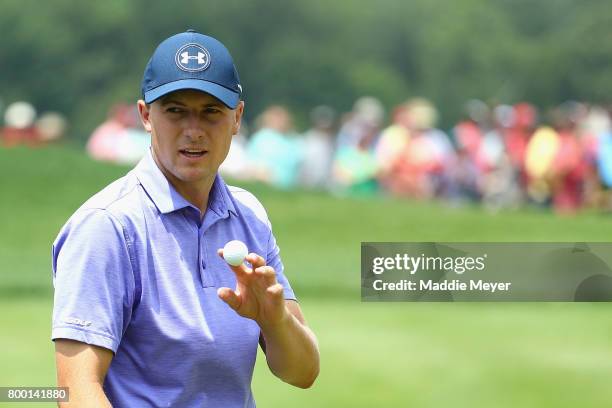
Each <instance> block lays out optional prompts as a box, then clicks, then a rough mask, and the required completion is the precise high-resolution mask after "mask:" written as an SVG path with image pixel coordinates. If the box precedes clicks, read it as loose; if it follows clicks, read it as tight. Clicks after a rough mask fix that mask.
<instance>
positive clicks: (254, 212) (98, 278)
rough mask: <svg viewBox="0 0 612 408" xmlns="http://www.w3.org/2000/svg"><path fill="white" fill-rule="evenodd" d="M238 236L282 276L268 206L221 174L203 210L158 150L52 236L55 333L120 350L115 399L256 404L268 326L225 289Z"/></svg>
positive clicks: (122, 403)
mask: <svg viewBox="0 0 612 408" xmlns="http://www.w3.org/2000/svg"><path fill="white" fill-rule="evenodd" d="M232 239H239V240H241V241H243V242H244V243H245V244H246V245H247V247H248V248H249V252H256V253H258V254H260V255H262V256H263V257H265V258H266V262H267V264H268V265H271V266H273V267H274V269H275V270H276V273H277V279H278V281H279V282H280V283H281V284H282V285H283V286H284V288H285V298H286V299H295V295H294V293H293V291H292V289H291V286H290V285H289V282H288V281H287V279H286V278H285V276H284V274H283V264H282V262H281V259H280V256H279V248H278V246H277V245H276V240H275V239H274V235H273V234H272V230H271V226H270V222H269V221H268V218H267V215H266V212H265V210H264V208H263V207H262V205H261V204H260V203H259V201H257V199H256V198H255V197H254V196H253V195H252V194H250V193H249V192H247V191H245V190H243V189H240V188H236V187H231V186H227V185H226V184H225V183H224V181H223V180H222V179H221V177H220V176H218V175H217V177H216V179H215V182H214V184H213V186H212V190H211V193H210V198H209V203H208V208H207V210H206V213H205V215H204V220H203V222H202V223H201V222H200V211H199V210H198V209H197V208H196V207H194V206H193V205H191V204H190V203H189V202H188V201H187V200H185V199H184V198H183V197H182V196H181V195H180V194H178V193H177V192H176V191H175V190H174V188H173V187H172V185H171V184H170V183H169V182H168V180H167V179H166V178H165V177H164V175H163V174H162V173H161V171H160V170H159V168H158V167H157V165H156V164H155V162H154V160H153V157H152V156H151V153H149V154H148V155H147V156H146V157H145V158H144V159H142V161H141V162H140V163H139V164H138V165H137V166H136V168H134V169H133V170H132V171H130V172H129V173H128V174H127V175H126V176H125V177H123V178H121V179H119V180H117V181H115V182H114V183H112V184H110V185H109V186H108V187H106V188H105V189H104V190H102V191H100V192H99V193H97V194H96V195H94V196H93V197H92V198H90V199H89V200H88V201H87V202H86V203H85V204H83V206H82V207H81V208H79V209H78V210H77V211H76V212H75V213H74V214H73V215H72V217H71V218H70V219H69V220H68V222H67V223H66V225H64V227H63V228H62V230H61V231H60V233H59V235H58V237H57V239H56V240H55V243H54V244H53V251H52V252H53V284H54V287H55V299H54V309H53V328H52V339H58V338H64V339H73V340H77V341H81V342H84V343H88V344H93V345H96V346H100V347H104V348H107V349H110V350H112V351H113V352H114V353H115V356H114V358H113V360H112V363H111V366H110V368H109V370H108V374H107V376H106V381H105V383H104V391H105V393H106V395H107V396H108V398H109V400H110V402H111V403H112V404H113V406H115V407H149V406H155V407H255V401H254V399H253V394H252V392H251V378H252V375H253V367H254V364H255V358H256V355H257V347H258V339H259V333H260V330H259V326H258V325H257V324H256V323H255V321H253V320H250V319H246V318H243V317H240V316H238V315H237V314H236V313H235V312H234V311H233V310H232V309H231V308H230V307H229V306H227V305H226V304H225V303H224V302H223V301H221V300H220V299H219V298H218V296H217V288H219V287H221V286H226V287H230V288H234V287H235V284H236V279H235V276H234V273H233V272H232V271H231V269H230V268H229V267H228V265H227V264H226V263H225V262H224V261H223V259H221V258H220V257H219V256H218V255H217V249H218V248H222V247H223V246H224V245H225V243H226V242H228V241H230V240H232Z"/></svg>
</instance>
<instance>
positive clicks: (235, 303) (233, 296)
mask: <svg viewBox="0 0 612 408" xmlns="http://www.w3.org/2000/svg"><path fill="white" fill-rule="evenodd" d="M217 296H219V298H220V299H221V300H222V301H224V302H225V303H227V304H228V306H229V307H231V308H232V309H234V310H235V311H238V309H239V308H240V304H241V300H240V297H239V296H238V294H237V293H236V292H234V291H233V290H231V289H230V288H219V289H217Z"/></svg>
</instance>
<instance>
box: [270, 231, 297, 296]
mask: <svg viewBox="0 0 612 408" xmlns="http://www.w3.org/2000/svg"><path fill="white" fill-rule="evenodd" d="M268 223H269V221H268ZM266 264H267V265H270V266H271V267H273V268H274V270H275V271H276V280H277V281H278V283H280V284H281V285H283V292H284V295H285V299H286V300H297V298H296V296H295V293H294V292H293V289H292V288H291V284H289V280H288V279H287V277H286V276H285V267H284V265H283V262H282V261H281V257H280V248H279V247H278V245H277V244H276V238H274V234H273V233H272V230H270V238H269V240H268V254H267V256H266Z"/></svg>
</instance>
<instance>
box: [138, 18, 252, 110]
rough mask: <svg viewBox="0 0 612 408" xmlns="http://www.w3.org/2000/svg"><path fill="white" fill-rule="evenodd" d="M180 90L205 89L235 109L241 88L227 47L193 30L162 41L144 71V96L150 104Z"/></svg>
mask: <svg viewBox="0 0 612 408" xmlns="http://www.w3.org/2000/svg"><path fill="white" fill-rule="evenodd" d="M180 89H195V90H198V91H202V92H206V93H208V94H211V95H212V96H214V97H215V98H217V99H219V100H220V101H221V102H223V103H224V104H225V105H226V106H227V107H229V108H230V109H235V108H236V106H238V102H239V101H240V94H241V93H242V87H241V86H240V78H238V72H237V71H236V67H235V66H234V61H233V60H232V56H231V55H230V53H229V51H228V50H227V48H225V46H224V45H223V44H221V42H219V41H217V40H216V39H214V38H212V37H209V36H207V35H203V34H200V33H197V32H195V31H194V30H187V31H186V32H184V33H180V34H176V35H173V36H172V37H170V38H168V39H166V40H164V41H163V42H162V43H161V44H159V46H158V47H157V48H156V49H155V52H154V53H153V56H152V57H151V59H150V60H149V63H148V64H147V66H146V68H145V71H144V76H143V78H142V95H143V99H144V101H145V102H146V103H151V102H153V101H155V100H156V99H158V98H160V97H162V96H164V95H166V94H169V93H170V92H174V91H178V90H180Z"/></svg>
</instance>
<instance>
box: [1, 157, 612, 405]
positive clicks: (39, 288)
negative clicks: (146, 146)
mask: <svg viewBox="0 0 612 408" xmlns="http://www.w3.org/2000/svg"><path fill="white" fill-rule="evenodd" d="M128 170H129V169H128V168H122V167H116V166H110V165H105V164H100V163H94V162H91V161H90V160H89V159H88V158H87V157H86V156H85V155H84V154H83V153H81V152H78V151H76V150H72V149H70V148H51V149H40V150H27V149H12V150H0V171H2V174H3V176H2V182H1V184H0V188H1V192H2V200H0V214H1V215H0V217H1V218H0V225H1V230H0V231H1V232H0V260H1V271H0V276H1V278H0V308H1V310H2V314H1V315H0V324H1V327H2V328H3V329H2V332H1V334H0V347H1V349H2V350H3V351H2V353H1V354H0V386H8V385H12V386H51V385H54V384H55V371H54V360H53V354H52V352H53V346H52V343H51V341H50V340H49V336H50V317H51V307H52V289H51V272H50V247H51V243H52V241H53V239H54V238H55V236H56V234H57V232H58V231H59V228H60V227H61V225H62V224H63V223H64V222H65V221H66V219H67V218H68V217H69V216H70V214H71V213H72V212H73V211H74V210H75V209H76V208H77V207H78V206H79V205H80V204H81V203H82V202H83V201H84V200H85V199H87V198H88V197H89V196H90V195H91V194H92V193H94V192H95V191H97V190H99V189H100V188H102V187H103V186H105V185H106V184H107V183H108V182H110V181H112V180H113V179H115V178H117V177H119V176H121V175H122V174H125V172H126V171H128ZM244 187H246V188H247V189H249V190H250V191H252V192H253V193H255V194H256V195H257V196H258V197H259V198H260V200H261V201H262V202H263V204H264V205H265V207H266V208H267V210H268V212H269V216H270V218H271V221H272V224H273V229H274V232H275V235H276V237H277V240H278V242H279V245H280V248H281V254H282V256H283V261H284V263H285V268H286V274H287V276H288V277H289V279H290V280H291V282H292V284H293V287H294V289H295V291H296V294H297V296H298V298H299V299H300V301H301V304H302V308H303V310H304V313H305V315H306V319H307V320H308V322H309V324H310V326H312V327H313V329H314V331H315V332H316V334H317V335H318V338H319V343H320V348H321V358H322V360H321V375H320V377H319V379H318V380H317V382H316V383H315V385H314V387H313V388H312V389H309V390H299V389H294V388H292V387H290V386H288V385H286V384H283V383H281V382H280V381H279V380H277V379H276V378H275V377H273V375H272V374H271V373H270V372H269V370H268V369H267V367H266V366H265V360H264V359H263V358H262V357H263V355H262V354H260V356H259V359H258V364H257V367H256V372H255V378H254V381H253V390H254V393H255V397H256V400H257V403H258V406H260V407H373V406H378V407H404V406H406V407H457V408H459V407H466V408H467V407H568V408H569V407H608V406H610V401H612V390H611V388H610V386H609V382H610V378H612V344H611V343H610V338H612V325H610V324H609V315H610V312H611V311H612V308H611V307H610V306H609V305H608V304H571V303H540V304H535V303H476V304H467V303H463V304H454V303H449V304H433V303H361V302H360V296H359V280H360V274H359V260H360V242H361V241H572V242H575V241H610V236H611V232H610V231H612V220H611V219H610V218H609V217H607V216H604V215H600V214H582V215H580V216H578V217H574V218H559V217H556V216H554V215H553V214H551V213H548V212H543V211H538V210H523V211H512V212H503V213H500V214H489V213H487V212H485V211H483V210H482V209H480V208H476V207H468V208H460V209H458V208H450V207H447V206H445V205H444V204H440V203H434V204H431V203H411V202H406V201H396V200H389V199H383V198H374V199H349V198H334V197H330V196H328V195H325V194H321V193H307V192H302V191H300V192H279V191H274V190H271V189H269V188H267V187H264V186H261V185H252V184H247V185H244ZM0 406H8V404H0ZM15 406H18V407H25V406H27V404H16V405H15ZM31 406H45V405H44V404H32V405H31ZM49 406H51V405H50V404H49Z"/></svg>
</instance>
